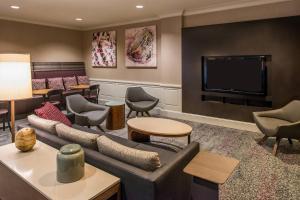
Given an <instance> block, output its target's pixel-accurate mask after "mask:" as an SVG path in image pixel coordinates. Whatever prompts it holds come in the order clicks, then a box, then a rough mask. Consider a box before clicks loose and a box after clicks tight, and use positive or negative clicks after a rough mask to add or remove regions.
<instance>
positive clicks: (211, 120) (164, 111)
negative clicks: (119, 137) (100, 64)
mask: <svg viewBox="0 0 300 200" xmlns="http://www.w3.org/2000/svg"><path fill="white" fill-rule="evenodd" d="M90 82H91V84H99V85H100V97H99V100H102V101H110V100H118V101H125V93H126V89H127V88H128V87H132V86H141V87H142V88H144V89H145V90H146V91H147V92H149V94H151V95H153V96H155V97H157V98H159V100H160V101H159V104H158V106H157V107H156V108H155V109H154V110H153V111H151V112H152V113H155V114H156V113H158V114H160V115H162V116H165V117H173V118H178V119H183V120H190V121H194V122H200V123H207V124H212V125H217V126H224V127H228V128H235V129H240V130H246V131H252V132H260V131H259V130H258V128H257V127H256V125H255V124H254V123H248V122H242V121H235V120H229V119H223V118H216V117H209V116H203V115H195V114H189V113H183V112H182V101H181V96H182V89H181V85H172V84H161V83H152V82H135V81H123V80H110V79H95V78H91V79H90Z"/></svg>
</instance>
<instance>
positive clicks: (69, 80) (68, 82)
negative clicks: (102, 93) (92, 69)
mask: <svg viewBox="0 0 300 200" xmlns="http://www.w3.org/2000/svg"><path fill="white" fill-rule="evenodd" d="M63 81H64V85H65V88H66V90H71V89H72V88H71V86H75V85H77V81H76V77H75V76H73V77H64V78H63Z"/></svg>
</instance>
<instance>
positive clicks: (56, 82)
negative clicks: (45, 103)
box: [48, 77, 65, 90]
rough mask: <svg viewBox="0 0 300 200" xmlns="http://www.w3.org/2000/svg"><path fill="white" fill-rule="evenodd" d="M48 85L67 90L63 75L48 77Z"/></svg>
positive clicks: (51, 87) (55, 88)
mask: <svg viewBox="0 0 300 200" xmlns="http://www.w3.org/2000/svg"><path fill="white" fill-rule="evenodd" d="M48 87H49V88H50V89H54V90H65V87H64V84H63V80H62V77H58V78H48Z"/></svg>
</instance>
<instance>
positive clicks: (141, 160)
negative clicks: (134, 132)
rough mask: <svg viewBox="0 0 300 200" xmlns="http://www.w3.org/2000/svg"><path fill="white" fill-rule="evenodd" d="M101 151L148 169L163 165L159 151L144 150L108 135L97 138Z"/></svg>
mask: <svg viewBox="0 0 300 200" xmlns="http://www.w3.org/2000/svg"><path fill="white" fill-rule="evenodd" d="M97 144H98V149H99V152H101V153H103V154H104V155H107V156H110V157H113V158H115V159H117V160H120V161H123V162H126V163H128V164H131V165H134V166H136V167H139V168H141V169H144V170H147V171H154V170H155V169H157V168H159V167H160V166H161V164H160V159H159V155H158V153H157V152H151V151H142V150H139V149H133V148H130V147H127V146H124V145H122V144H119V143H117V142H115V141H113V140H111V139H109V138H107V137H106V136H100V137H98V138H97Z"/></svg>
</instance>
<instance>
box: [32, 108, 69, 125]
mask: <svg viewBox="0 0 300 200" xmlns="http://www.w3.org/2000/svg"><path fill="white" fill-rule="evenodd" d="M34 112H35V114H36V115H37V116H39V117H41V118H44V119H49V120H53V121H59V122H61V123H64V124H65V125H67V126H72V123H71V122H70V120H69V119H68V118H67V117H66V116H65V115H64V114H63V113H62V112H61V111H60V110H59V109H58V108H57V107H56V106H54V105H53V104H52V103H49V102H46V103H45V105H44V106H43V107H41V108H38V109H35V110H34Z"/></svg>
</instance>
